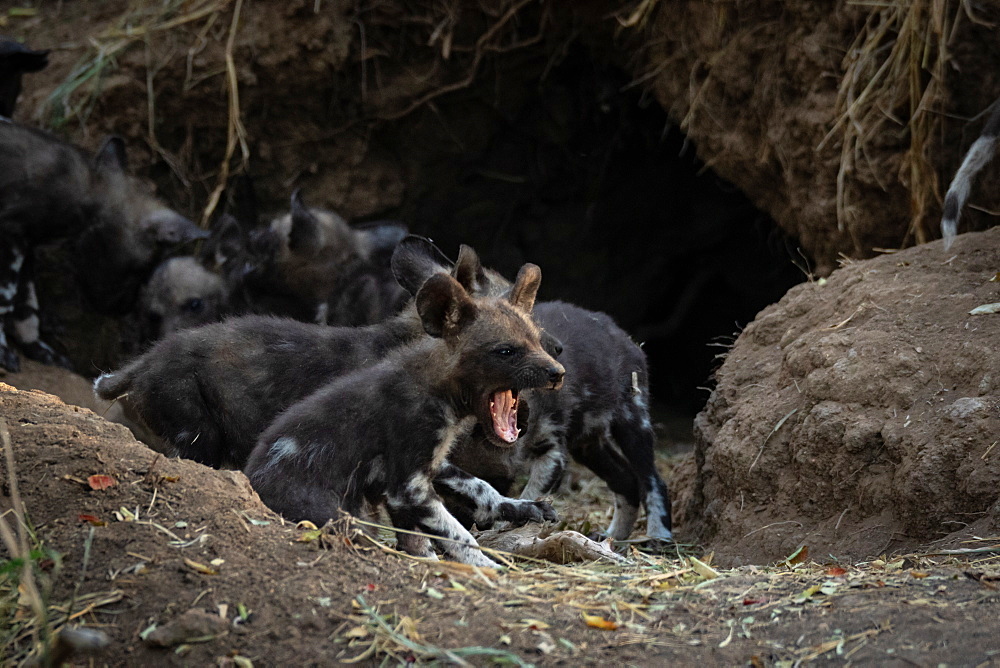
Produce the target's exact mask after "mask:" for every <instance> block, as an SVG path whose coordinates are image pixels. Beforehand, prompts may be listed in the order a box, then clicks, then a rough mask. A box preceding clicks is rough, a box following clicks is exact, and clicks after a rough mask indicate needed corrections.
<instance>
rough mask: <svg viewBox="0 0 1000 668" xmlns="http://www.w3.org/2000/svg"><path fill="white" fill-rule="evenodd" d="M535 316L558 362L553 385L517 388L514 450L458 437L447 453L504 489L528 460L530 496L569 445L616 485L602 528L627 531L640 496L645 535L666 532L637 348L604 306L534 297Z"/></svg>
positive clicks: (546, 484)
mask: <svg viewBox="0 0 1000 668" xmlns="http://www.w3.org/2000/svg"><path fill="white" fill-rule="evenodd" d="M534 318H535V321H536V322H537V323H538V324H539V325H540V326H542V327H543V328H544V329H545V331H546V333H548V334H550V335H553V336H554V337H555V338H556V339H558V340H559V341H561V342H562V354H561V355H560V357H559V361H560V362H562V364H563V365H564V366H565V367H566V370H567V373H566V382H565V383H564V385H563V388H562V390H560V391H559V392H555V393H530V394H527V395H526V396H525V403H526V407H527V408H528V409H529V411H530V412H529V413H528V416H527V419H526V420H525V423H526V425H527V428H526V430H525V433H524V434H523V435H522V436H521V438H520V439H519V447H518V449H517V451H514V452H503V451H497V450H496V448H494V447H493V446H491V445H489V444H482V443H479V442H476V441H475V440H473V441H471V442H468V443H465V444H462V445H461V446H460V447H459V448H458V449H457V450H456V451H455V452H454V453H453V455H452V461H453V462H454V463H455V464H456V465H457V466H459V467H460V468H461V469H464V470H466V471H468V472H469V473H471V474H473V475H476V476H479V477H481V478H484V479H485V480H488V481H489V482H490V483H492V484H494V485H495V486H496V487H497V488H498V490H499V491H500V492H501V493H504V494H506V493H507V492H508V491H509V489H510V487H511V486H512V484H513V480H514V477H515V476H516V475H517V474H519V473H520V472H521V471H523V470H524V469H528V470H529V472H530V473H529V480H528V483H527V485H526V486H525V488H524V489H523V491H522V493H521V497H522V498H537V497H539V496H542V495H547V494H551V493H553V492H555V491H556V490H557V489H558V487H559V485H560V483H561V482H562V479H563V474H564V473H565V469H566V464H567V454H569V455H571V456H572V457H573V459H575V460H576V461H578V462H580V463H582V464H584V465H585V466H586V467H587V468H589V469H590V470H591V471H593V472H594V473H595V474H596V475H597V476H598V477H600V478H601V479H602V480H604V481H605V482H606V483H607V485H608V487H609V488H610V489H611V491H612V492H613V493H614V495H615V502H614V503H615V513H614V516H613V518H612V521H611V525H610V526H609V527H608V529H607V531H606V533H607V535H609V536H611V537H613V538H614V539H616V540H623V539H625V538H628V536H629V534H630V533H631V532H632V529H633V528H634V526H635V521H636V519H637V517H638V510H639V506H640V505H644V506H645V507H646V514H647V526H646V533H647V535H649V536H650V537H653V538H658V539H661V540H670V539H671V537H672V533H671V519H670V495H669V492H668V490H667V486H666V483H664V481H663V479H662V478H661V477H660V475H659V473H657V470H656V464H655V461H654V458H653V454H654V448H655V445H656V437H655V434H654V432H653V427H652V424H651V421H650V416H649V373H648V369H647V364H646V356H645V354H644V353H643V352H642V350H641V349H640V348H639V347H638V346H637V345H635V343H634V342H633V341H632V340H631V339H630V338H629V336H628V334H626V333H625V332H624V331H623V330H622V329H621V328H619V327H618V326H617V325H616V324H615V322H614V321H613V320H612V319H611V318H610V317H609V316H608V315H606V314H604V313H597V312H594V311H588V310H586V309H582V308H579V307H577V306H573V305H572V304H566V303H563V302H540V303H538V304H536V305H535V309H534Z"/></svg>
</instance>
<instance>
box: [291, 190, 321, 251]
mask: <svg viewBox="0 0 1000 668" xmlns="http://www.w3.org/2000/svg"><path fill="white" fill-rule="evenodd" d="M321 244H322V231H321V229H320V222H319V219H318V218H317V217H316V216H315V214H313V212H312V211H310V210H309V207H307V206H306V204H305V202H304V201H303V200H302V190H301V189H300V188H297V189H296V190H295V192H293V193H292V228H291V230H289V232H288V248H289V249H290V250H292V251H293V252H296V253H315V252H316V251H318V250H319V248H320V245H321Z"/></svg>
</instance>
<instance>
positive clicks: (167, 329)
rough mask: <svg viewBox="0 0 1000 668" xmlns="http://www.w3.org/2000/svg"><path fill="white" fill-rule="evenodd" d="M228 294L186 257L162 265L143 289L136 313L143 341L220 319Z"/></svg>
mask: <svg viewBox="0 0 1000 668" xmlns="http://www.w3.org/2000/svg"><path fill="white" fill-rule="evenodd" d="M227 309H228V295H227V292H226V286H225V284H224V283H223V281H222V279H221V278H220V277H219V276H218V275H217V274H215V273H213V272H211V271H209V270H208V269H206V268H205V267H204V266H202V264H201V263H200V262H199V261H198V260H197V259H195V258H194V257H191V256H189V255H183V256H179V257H172V258H169V259H167V260H164V261H163V262H161V263H160V264H159V265H158V266H157V267H156V269H155V270H154V271H153V273H152V275H151V276H150V277H149V280H148V281H146V284H145V285H144V286H143V288H142V294H141V295H140V298H139V308H138V311H137V313H136V319H137V320H138V324H139V330H140V332H139V333H140V338H141V340H142V341H143V342H147V343H148V342H151V341H157V340H159V339H162V338H163V337H164V336H166V335H167V334H170V333H171V332H176V331H179V330H182V329H188V328H190V327H196V326H198V325H204V324H206V323H210V322H217V321H218V320H221V319H222V316H223V315H225V313H226V311H227Z"/></svg>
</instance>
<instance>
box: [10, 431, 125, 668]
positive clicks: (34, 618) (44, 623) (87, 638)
mask: <svg viewBox="0 0 1000 668" xmlns="http://www.w3.org/2000/svg"><path fill="white" fill-rule="evenodd" d="M0 445H2V447H3V451H4V461H5V467H6V470H7V485H8V487H9V489H10V499H11V509H10V510H9V511H7V512H6V513H4V514H3V515H0V540H2V543H3V546H4V548H5V549H6V551H7V555H8V559H7V560H6V561H2V562H0V640H2V642H0V664H2V665H5V666H7V665H24V664H25V663H30V664H32V665H36V666H42V667H48V666H53V667H55V666H61V665H62V664H63V662H64V661H65V660H67V659H68V658H69V657H70V656H71V655H73V654H74V653H77V652H79V651H87V650H93V649H99V648H101V647H103V646H104V645H105V644H106V643H107V638H106V637H105V636H104V634H103V633H101V632H99V631H92V630H80V629H77V628H72V627H71V626H69V625H70V624H71V623H72V622H74V621H76V620H79V619H80V618H83V617H84V616H86V615H90V614H91V613H92V612H93V611H94V610H96V609H97V608H100V607H103V606H105V605H109V604H112V603H116V602H118V601H120V600H121V592H119V591H111V592H101V593H92V594H87V595H84V596H80V595H79V590H80V584H81V583H82V581H83V576H84V575H85V574H86V572H87V562H88V560H89V554H90V542H91V541H92V540H93V536H94V534H93V528H91V533H90V536H89V537H88V539H87V543H86V545H85V551H84V554H85V556H84V563H83V567H82V569H81V578H80V581H78V582H77V585H76V588H75V589H74V591H73V596H72V598H71V599H70V600H69V601H68V602H65V603H62V604H49V603H46V599H47V598H48V595H49V592H50V590H51V583H52V582H53V581H54V580H55V578H56V577H57V576H58V574H59V571H60V570H61V568H60V567H61V565H62V564H61V557H60V555H59V554H57V553H55V552H52V551H51V550H48V549H46V548H45V546H44V545H42V543H41V542H40V541H39V540H38V538H37V537H36V536H35V534H34V531H32V529H31V525H30V523H29V521H28V518H27V516H26V514H25V510H24V504H23V503H22V501H21V495H20V491H19V489H18V482H17V475H16V468H15V463H14V451H13V448H12V446H11V442H10V433H9V432H8V430H7V422H6V421H5V420H4V419H3V418H0ZM8 518H10V519H11V521H12V522H13V524H14V528H11V526H10V522H8Z"/></svg>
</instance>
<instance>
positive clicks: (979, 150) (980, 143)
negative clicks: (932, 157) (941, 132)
mask: <svg viewBox="0 0 1000 668" xmlns="http://www.w3.org/2000/svg"><path fill="white" fill-rule="evenodd" d="M998 147H1000V100H996V101H995V102H994V103H993V112H992V113H991V114H990V117H989V118H988V119H987V120H986V125H985V126H984V127H983V133H982V134H981V135H979V138H978V139H976V141H974V142H973V143H972V146H971V147H969V152H968V153H966V154H965V159H964V160H962V165H961V167H959V168H958V172H956V173H955V178H954V179H952V181H951V185H950V186H948V193H947V194H946V195H945V196H944V215H943V216H942V217H941V236H943V237H944V248H945V250H948V249H949V248H951V244H952V242H953V241H954V240H955V235H956V234H957V233H958V221H959V218H961V217H962V207H963V206H965V202H966V200H968V199H969V195H970V194H971V193H972V181H973V179H975V178H976V174H978V173H979V171H980V170H981V169H982V168H983V167H985V166H986V165H987V164H988V163H989V162H990V160H992V159H993V156H994V155H996V152H997V148H998Z"/></svg>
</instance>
